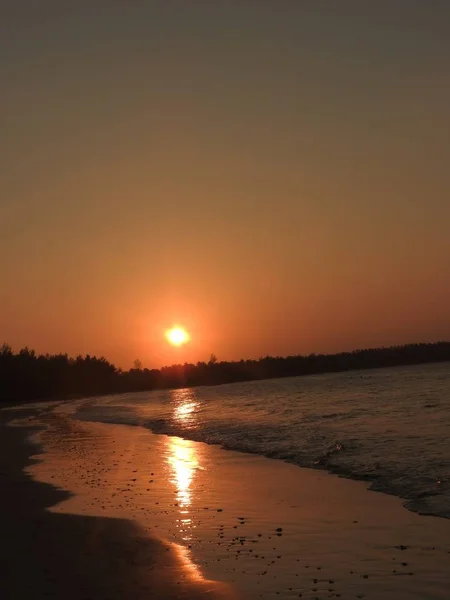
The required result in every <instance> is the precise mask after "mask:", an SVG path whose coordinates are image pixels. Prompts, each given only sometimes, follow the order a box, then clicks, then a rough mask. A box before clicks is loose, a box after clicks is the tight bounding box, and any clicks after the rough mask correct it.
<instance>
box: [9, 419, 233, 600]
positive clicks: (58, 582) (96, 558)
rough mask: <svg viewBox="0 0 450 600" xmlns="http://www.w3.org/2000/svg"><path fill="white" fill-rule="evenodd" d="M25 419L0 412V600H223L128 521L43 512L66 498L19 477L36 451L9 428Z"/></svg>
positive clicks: (219, 590) (218, 589)
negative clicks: (20, 419) (12, 422)
mask: <svg viewBox="0 0 450 600" xmlns="http://www.w3.org/2000/svg"><path fill="white" fill-rule="evenodd" d="M30 414H32V411H31V410H30V411H29V410H21V411H20V413H16V412H14V411H1V412H0V444H1V446H0V482H1V496H0V498H1V500H0V502H1V515H2V518H1V524H0V540H1V541H0V585H1V588H0V598H2V599H5V600H15V599H19V598H20V599H21V598H30V599H31V598H32V599H36V600H37V599H41V598H58V599H65V600H71V599H74V600H75V599H76V600H107V599H108V600H115V599H121V600H125V599H128V598H130V599H133V600H143V599H144V598H145V599H146V600H148V599H149V598H155V599H156V598H158V599H159V598H161V599H165V598H167V599H172V598H189V599H191V598H192V599H194V598H211V599H213V598H224V597H229V595H230V594H229V591H228V589H226V588H225V586H221V585H220V584H216V583H215V582H211V581H205V580H202V581H195V580H194V578H193V577H192V574H190V573H186V569H185V566H184V564H183V562H182V561H181V560H180V559H179V558H178V557H177V554H176V552H174V548H173V546H171V545H170V544H167V543H163V542H161V541H159V540H157V539H154V538H151V537H149V536H148V534H146V533H144V532H143V531H142V530H141V529H140V528H139V527H138V526H137V525H135V524H133V523H132V522H131V521H129V520H126V519H118V518H105V517H92V516H79V515H73V514H58V513H55V512H49V511H48V510H47V509H48V508H49V507H52V506H54V505H55V504H57V503H59V502H61V501H63V500H66V499H68V498H69V497H70V494H69V493H68V492H65V491H62V490H59V489H57V488H55V487H53V486H52V485H49V484H46V483H39V482H36V481H34V480H33V479H31V477H30V476H29V475H27V474H26V473H25V472H24V471H23V469H24V468H26V467H27V466H30V465H31V464H33V463H34V462H35V461H33V460H32V459H30V456H31V455H35V454H36V453H37V452H38V451H39V450H38V448H37V447H36V445H34V444H32V443H31V442H30V441H29V440H28V436H29V434H30V433H32V432H33V430H32V429H31V428H28V429H27V428H22V427H10V426H7V423H8V422H9V421H10V420H11V419H13V418H17V417H20V418H23V417H26V416H29V415H30Z"/></svg>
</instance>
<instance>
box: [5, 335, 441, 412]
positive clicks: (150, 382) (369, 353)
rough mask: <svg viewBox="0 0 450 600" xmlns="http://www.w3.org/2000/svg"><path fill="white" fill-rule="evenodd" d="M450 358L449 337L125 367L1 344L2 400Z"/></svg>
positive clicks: (66, 396) (196, 384)
mask: <svg viewBox="0 0 450 600" xmlns="http://www.w3.org/2000/svg"><path fill="white" fill-rule="evenodd" d="M447 361H450V342H446V341H441V342H433V343H420V344H407V345H403V346H390V347H386V348H368V349H361V350H354V351H352V352H341V353H338V354H309V355H297V356H287V357H272V356H266V357H264V358H260V359H258V360H251V359H248V360H243V359H242V360H240V361H229V362H227V361H219V360H217V358H216V357H215V356H214V355H211V358H210V360H209V361H208V362H197V363H196V364H189V363H185V364H182V365H181V364H178V365H172V366H168V367H162V368H161V369H147V368H143V367H142V366H141V365H140V364H139V363H138V367H136V368H133V369H130V370H129V371H122V370H121V369H118V368H117V367H116V366H115V365H114V364H112V363H111V362H109V361H108V360H107V359H106V358H104V357H100V358H97V357H95V356H90V355H86V356H77V357H76V358H71V357H69V356H68V355H67V354H56V355H48V354H47V355H37V354H36V353H35V352H34V351H33V350H29V349H28V348H25V349H22V350H20V351H19V352H17V353H15V352H13V350H12V349H11V347H10V346H7V345H6V344H4V345H3V346H2V347H0V382H1V384H0V403H2V404H3V405H6V404H9V405H12V404H17V403H22V402H39V401H46V400H61V399H65V400H70V399H79V398H84V397H86V396H101V395H109V394H123V393H131V392H139V391H152V390H160V389H177V388H184V387H199V386H213V385H223V384H227V383H242V382H247V381H258V380H267V379H281V378H285V377H301V376H307V375H324V374H327V373H345V372H349V371H362V370H372V369H380V368H390V367H401V366H413V365H423V364H431V363H442V362H447Z"/></svg>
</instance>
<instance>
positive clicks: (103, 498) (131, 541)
mask: <svg viewBox="0 0 450 600" xmlns="http://www.w3.org/2000/svg"><path fill="white" fill-rule="evenodd" d="M39 420H40V422H44V423H45V424H46V427H47V429H45V430H44V431H42V432H41V433H40V434H39V440H40V442H41V443H42V445H43V447H44V449H45V454H40V455H38V456H37V458H38V459H39V460H40V462H37V463H35V464H33V465H30V466H28V468H27V473H28V474H30V475H32V476H33V477H34V478H36V479H39V480H40V481H43V482H47V484H52V486H57V488H60V490H59V491H57V490H55V489H54V487H50V486H49V485H43V484H36V483H33V482H31V481H30V480H26V479H25V480H24V482H22V484H21V486H20V489H16V491H15V495H16V496H20V497H21V498H23V496H24V494H26V497H27V498H28V500H27V501H26V504H27V505H28V504H29V498H30V497H31V496H30V492H25V489H24V488H23V486H24V485H25V486H29V489H30V490H34V494H35V495H36V498H35V499H33V506H34V507H35V508H36V507H38V510H37V512H38V513H39V515H38V519H37V524H33V522H32V521H33V519H32V518H31V517H32V512H31V511H30V509H29V508H27V510H26V513H27V524H26V525H24V523H21V522H20V513H17V518H16V521H15V522H14V521H12V522H11V523H9V524H8V528H9V535H8V537H7V539H8V540H9V539H13V542H11V543H12V544H13V546H14V551H12V546H10V542H8V547H7V548H6V549H7V550H8V551H9V553H10V555H11V556H12V557H15V558H13V560H12V566H14V565H17V566H18V567H19V570H20V572H21V573H27V574H28V572H31V573H32V579H33V581H34V582H35V583H34V584H30V586H29V589H35V590H36V589H39V590H41V589H44V588H43V587H42V586H44V587H45V586H48V585H50V584H51V587H50V588H48V587H45V590H47V589H50V590H51V591H52V593H53V595H54V596H55V597H65V598H72V597H74V598H75V597H76V598H84V597H86V598H88V597H92V598H123V599H125V598H162V599H163V598H172V597H184V595H186V596H187V595H188V594H190V597H203V596H204V593H205V592H207V593H208V594H210V595H211V597H213V596H214V595H217V594H227V595H229V596H232V595H234V596H235V597H238V598H242V599H250V600H251V599H253V598H255V599H256V598H263V599H268V598H299V597H302V598H308V599H320V600H322V599H325V598H368V599H369V598H374V599H376V598H383V599H387V600H391V599H392V600H394V599H395V600H412V599H421V600H422V599H423V600H432V599H433V600H438V599H444V598H445V599H448V597H449V595H448V594H449V592H448V590H449V589H450V521H446V520H443V519H438V518H433V517H424V516H419V515H417V514H414V513H411V512H409V511H407V510H406V509H405V508H404V507H403V506H402V502H401V501H400V500H399V499H398V498H394V497H391V496H387V495H384V494H380V493H377V492H372V491H368V490H367V489H366V485H365V484H363V483H361V482H354V481H350V480H345V479H341V478H338V477H336V476H333V475H329V474H327V473H324V472H321V471H314V470H308V469H300V468H298V467H296V466H293V465H289V464H286V463H282V462H280V461H275V460H269V459H266V458H262V457H259V456H253V455H249V454H244V453H238V452H230V451H226V450H223V449H221V448H218V447H215V446H209V445H207V444H202V443H197V442H191V441H187V440H182V439H180V438H175V437H168V436H163V435H154V434H152V433H151V432H149V431H147V430H145V429H143V428H140V427H128V426H122V425H105V424H101V423H87V422H79V421H74V420H73V419H72V417H71V416H70V414H69V413H68V411H66V410H65V408H64V405H61V409H59V410H58V411H56V413H53V414H48V415H46V416H44V417H42V416H41V418H40V419H39ZM11 431H13V435H16V436H17V435H18V430H16V431H14V430H11ZM11 435H12V434H11ZM42 459H43V460H42ZM11 487H12V489H14V485H12V486H11ZM62 490H70V491H71V492H72V494H73V495H71V496H70V497H68V494H67V492H65V491H62ZM57 502H59V503H58V504H56V503H57ZM13 504H14V502H13ZM44 507H51V508H50V512H47V513H43V508H44ZM16 508H17V507H16V506H15V504H14V509H13V513H14V510H16ZM28 520H30V523H28ZM35 529H36V531H35ZM43 529H46V531H47V532H51V536H50V539H51V544H50V546H49V545H48V543H47V542H46V541H44V539H43V536H44V535H45V534H44V532H43ZM15 531H18V532H19V535H18V537H17V539H16V538H15V534H14V532H15ZM36 532H37V533H36ZM3 539H5V538H3ZM30 540H31V541H30ZM27 544H31V546H30V547H29V546H27ZM24 548H25V556H24V557H23V559H22V557H21V553H22V552H23V551H24ZM39 549H41V550H42V549H44V550H43V551H41V552H40V553H39V552H38V551H39ZM35 553H36V554H37V557H38V558H37V565H38V566H37V567H36V566H35V565H34V563H33V560H34V559H33V557H34V554H35ZM17 557H21V558H20V560H19V561H18V560H17ZM54 561H55V562H54ZM44 563H45V564H46V566H47V569H49V568H50V569H51V572H52V577H53V578H56V581H53V580H52V581H51V582H50V583H49V581H48V576H47V575H46V574H45V573H46V571H43V570H42V565H43V564H44ZM54 565H56V566H54ZM60 569H62V570H61V571H60ZM36 571H39V573H40V574H39V573H37V572H36ZM7 576H8V577H9V578H10V579H11V578H12V575H11V574H10V573H8V575H7ZM78 577H82V578H83V579H84V581H83V586H85V585H86V580H87V583H88V584H89V585H90V586H91V588H92V590H94V591H92V592H90V594H91V595H89V594H85V596H82V595H79V594H78V593H76V592H75V587H73V588H72V585H74V586H77V585H79V582H78ZM19 579H20V585H21V586H22V587H23V588H24V589H25V588H26V586H27V584H28V581H31V579H28V577H27V581H25V580H24V581H22V579H21V578H19ZM68 581H69V582H71V583H70V593H72V596H70V595H67V594H65V595H62V596H61V595H60V594H61V590H62V589H66V588H67V585H68V584H67V582H68ZM72 582H73V584H72ZM219 582H220V583H219ZM220 584H222V585H220ZM80 585H81V584H80ZM80 585H79V587H78V588H77V589H78V590H79V589H80ZM58 586H59V587H58ZM83 586H82V587H83ZM102 586H107V587H108V589H107V590H106V589H105V591H104V592H103V591H101V592H98V591H96V590H102V589H103V588H102ZM83 589H84V587H83ZM101 593H102V594H103V595H101ZM139 594H140V595H139ZM9 597H11V598H16V597H17V598H19V597H22V596H20V595H16V596H14V595H12V596H9ZM32 597H34V598H37V597H47V596H45V595H44V594H41V595H40V596H39V595H36V594H32Z"/></svg>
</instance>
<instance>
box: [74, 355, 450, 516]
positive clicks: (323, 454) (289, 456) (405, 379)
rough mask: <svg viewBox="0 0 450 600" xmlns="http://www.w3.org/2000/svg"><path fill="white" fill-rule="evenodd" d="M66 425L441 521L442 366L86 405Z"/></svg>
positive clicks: (447, 471)
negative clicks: (325, 478) (185, 451)
mask: <svg viewBox="0 0 450 600" xmlns="http://www.w3.org/2000/svg"><path fill="white" fill-rule="evenodd" d="M75 417H76V418H78V419H80V420H85V421H97V422H103V423H116V424H127V425H136V426H140V427H145V428H148V429H150V430H151V431H153V432H154V433H157V434H158V433H163V434H168V435H171V436H178V437H181V438H185V439H190V440H195V441H201V442H205V443H207V444H218V445H219V446H221V447H223V448H225V449H230V450H237V451H240V452H248V453H253V454H259V455H263V456H266V457H269V458H272V459H277V460H280V461H287V462H289V463H293V464H295V465H298V466H299V467H308V468H311V469H324V470H327V471H329V472H331V473H335V474H338V475H341V476H343V477H348V478H353V479H360V480H365V481H368V482H369V483H370V487H371V488H373V489H375V490H378V491H382V492H385V493H389V494H393V495H395V496H398V497H400V498H402V499H403V500H404V503H405V506H406V507H407V508H408V509H410V510H412V511H416V512H418V513H421V514H428V515H435V516H437V517H445V518H450V363H448V362H447V363H439V364H429V365H421V366H412V367H400V368H390V369H376V370H366V371H353V372H347V373H337V374H336V373H333V374H324V375H315V376H303V377H293V378H284V379H271V380H264V381H253V382H246V383H234V384H226V385H219V386H211V387H196V388H188V389H176V390H163V391H151V392H140V393H133V394H122V395H114V396H103V397H100V398H88V399H85V400H83V401H82V402H80V403H79V404H78V405H77V411H76V414H75Z"/></svg>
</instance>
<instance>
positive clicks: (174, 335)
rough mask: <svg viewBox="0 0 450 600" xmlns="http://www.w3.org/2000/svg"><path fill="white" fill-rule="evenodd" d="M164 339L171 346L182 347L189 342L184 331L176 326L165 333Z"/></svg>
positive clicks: (187, 335)
mask: <svg viewBox="0 0 450 600" xmlns="http://www.w3.org/2000/svg"><path fill="white" fill-rule="evenodd" d="M166 339H167V341H168V342H169V344H172V346H182V345H183V344H186V343H187V342H188V341H189V339H190V336H189V334H188V332H187V331H186V329H183V327H178V326H176V327H172V329H168V330H167V331H166Z"/></svg>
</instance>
